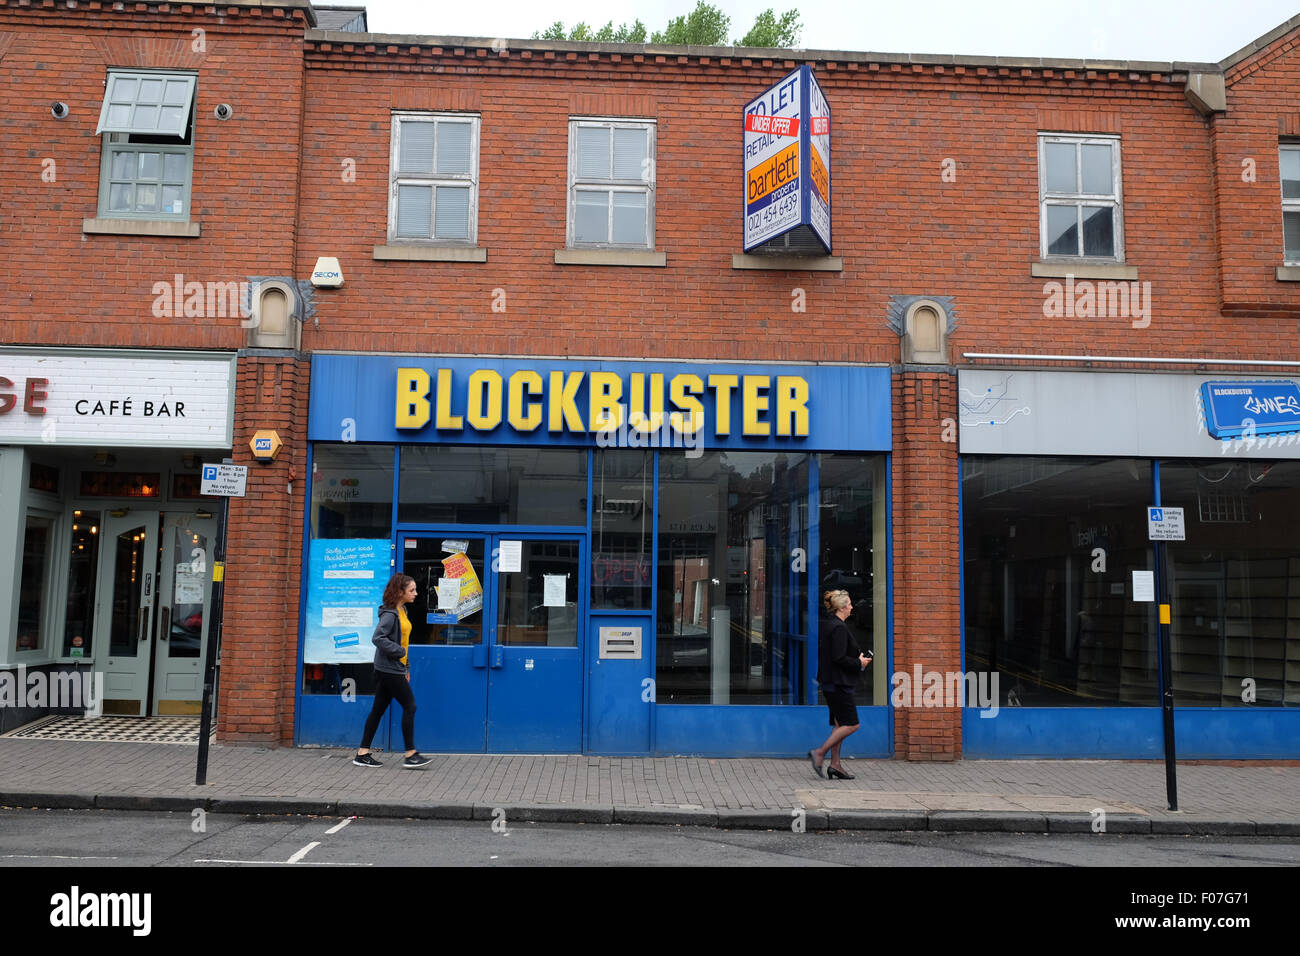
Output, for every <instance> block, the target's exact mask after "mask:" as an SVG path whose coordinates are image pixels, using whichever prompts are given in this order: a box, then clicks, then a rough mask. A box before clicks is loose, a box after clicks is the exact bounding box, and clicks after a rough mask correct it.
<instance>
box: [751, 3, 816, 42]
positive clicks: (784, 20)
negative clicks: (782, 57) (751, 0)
mask: <svg viewBox="0 0 1300 956" xmlns="http://www.w3.org/2000/svg"><path fill="white" fill-rule="evenodd" d="M801 29H803V26H802V24H800V23H799V11H798V10H787V11H786V12H785V13H783V14H781V16H780V18H779V19H778V18H777V16H776V15H775V14H774V13H773V12H772V8H771V7H768V8H767V9H766V10H764V11H763V12H762V13H760V14H759V15H758V19H756V20H755V21H754V25H753V26H752V27H750V28H749V32H748V33H746V34H745V35H744V36H743V37H742V38H740V39H739V40H737V41H736V46H767V47H777V48H779V49H783V50H788V49H791V48H793V47H796V46H798V45H799V31H800V30H801Z"/></svg>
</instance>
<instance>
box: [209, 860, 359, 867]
mask: <svg viewBox="0 0 1300 956" xmlns="http://www.w3.org/2000/svg"><path fill="white" fill-rule="evenodd" d="M194 862H195V863H246V864H248V865H249V866H288V865H289V864H290V863H292V864H293V865H294V866H374V864H373V863H324V862H322V863H317V862H315V861H313V860H306V861H294V860H195V861H194Z"/></svg>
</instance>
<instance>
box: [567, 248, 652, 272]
mask: <svg viewBox="0 0 1300 956" xmlns="http://www.w3.org/2000/svg"><path fill="white" fill-rule="evenodd" d="M555 264H556V265H557V266H650V267H653V268H663V267H664V266H666V265H668V253H666V252H652V251H651V250H649V249H645V250H641V249H556V250H555Z"/></svg>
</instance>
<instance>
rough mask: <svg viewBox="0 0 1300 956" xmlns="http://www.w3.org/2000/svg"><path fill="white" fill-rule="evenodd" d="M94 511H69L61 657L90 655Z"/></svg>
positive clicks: (96, 555) (95, 565) (96, 520)
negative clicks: (70, 537) (65, 595)
mask: <svg viewBox="0 0 1300 956" xmlns="http://www.w3.org/2000/svg"><path fill="white" fill-rule="evenodd" d="M99 522H100V513H99V512H98V511H79V510H78V511H74V512H72V543H71V547H70V549H69V551H68V574H67V580H68V603H67V613H66V615H65V616H64V625H63V656H64V657H90V656H92V655H93V653H94V648H93V647H92V646H91V638H92V633H93V631H94V619H93V617H92V615H93V613H94V608H95V573H96V569H97V568H98V567H99Z"/></svg>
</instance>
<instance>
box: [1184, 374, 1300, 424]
mask: <svg viewBox="0 0 1300 956" xmlns="http://www.w3.org/2000/svg"><path fill="white" fill-rule="evenodd" d="M1201 404H1202V406H1203V407H1204V409H1205V427H1206V429H1207V430H1208V431H1209V433H1210V434H1211V435H1212V436H1213V437H1215V438H1219V439H1223V438H1252V437H1255V436H1259V435H1285V434H1289V433H1291V432H1300V384H1297V383H1296V382H1294V381H1291V380H1288V379H1280V380H1276V381H1262V382H1251V381H1240V380H1238V381H1228V382H1206V383H1204V384H1203V385H1202V386H1201Z"/></svg>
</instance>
